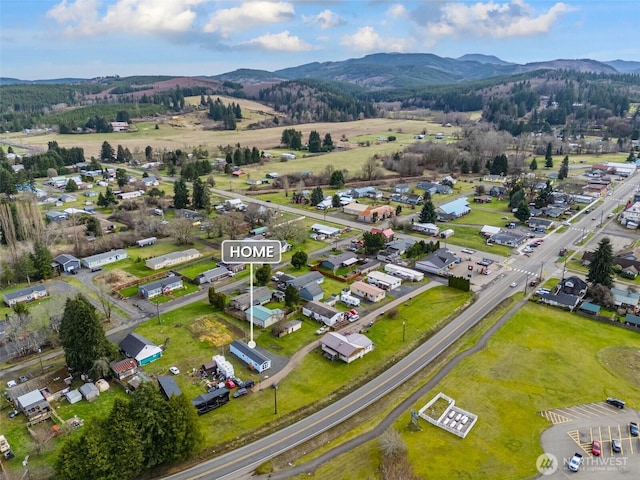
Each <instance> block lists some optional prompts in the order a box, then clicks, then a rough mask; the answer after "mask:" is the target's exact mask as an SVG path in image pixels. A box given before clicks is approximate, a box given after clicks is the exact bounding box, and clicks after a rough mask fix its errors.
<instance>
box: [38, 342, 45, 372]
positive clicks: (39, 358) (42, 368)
mask: <svg viewBox="0 0 640 480" xmlns="http://www.w3.org/2000/svg"><path fill="white" fill-rule="evenodd" d="M38 360H40V373H41V374H44V367H43V366H42V349H41V348H40V347H38Z"/></svg>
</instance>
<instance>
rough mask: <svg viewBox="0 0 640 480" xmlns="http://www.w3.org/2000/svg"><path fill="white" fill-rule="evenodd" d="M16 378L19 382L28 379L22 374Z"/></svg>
mask: <svg viewBox="0 0 640 480" xmlns="http://www.w3.org/2000/svg"><path fill="white" fill-rule="evenodd" d="M18 380H19V381H20V383H24V382H26V381H28V380H29V379H28V378H27V377H25V376H24V375H20V377H19V378H18Z"/></svg>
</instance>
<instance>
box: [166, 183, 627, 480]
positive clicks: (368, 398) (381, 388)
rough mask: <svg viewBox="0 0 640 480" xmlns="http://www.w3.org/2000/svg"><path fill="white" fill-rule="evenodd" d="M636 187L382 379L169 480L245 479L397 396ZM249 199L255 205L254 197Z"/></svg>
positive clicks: (490, 291) (545, 247)
mask: <svg viewBox="0 0 640 480" xmlns="http://www.w3.org/2000/svg"><path fill="white" fill-rule="evenodd" d="M635 188H636V185H635V183H633V182H632V181H631V179H628V180H627V181H626V182H624V183H623V184H622V185H620V186H619V187H618V188H617V189H616V190H615V197H605V199H604V202H603V204H602V205H601V206H599V207H597V208H595V209H593V210H592V211H591V213H589V214H588V215H585V214H577V215H576V216H575V217H574V218H573V219H572V220H573V222H572V223H573V224H572V226H571V227H569V228H568V230H567V231H566V232H563V233H561V234H550V235H547V236H546V237H545V242H544V243H543V244H542V245H541V246H540V247H538V248H537V249H536V251H535V253H534V254H532V256H530V257H527V256H525V255H518V256H514V257H512V258H511V259H510V260H509V261H508V262H507V264H508V267H509V268H508V269H507V271H506V272H505V273H502V274H500V275H499V276H498V277H497V278H496V279H495V280H494V281H493V282H492V283H491V284H489V285H487V286H486V287H485V288H483V289H482V290H481V292H479V294H478V298H477V301H476V302H475V303H474V304H472V305H471V306H470V307H469V308H467V309H466V310H465V311H464V312H462V313H461V314H460V315H459V316H458V317H456V318H455V319H454V320H453V321H451V322H450V323H449V324H448V325H447V326H446V327H444V328H443V329H442V330H440V331H439V332H438V333H436V334H435V335H434V336H433V337H431V338H430V339H429V340H428V341H426V342H425V343H424V344H422V345H421V346H419V347H418V348H417V349H416V350H414V351H413V352H411V353H410V354H409V355H408V356H407V357H405V358H402V359H400V360H398V361H397V362H396V363H395V364H394V365H393V366H392V367H390V368H389V369H388V370H387V371H386V372H385V373H383V374H382V375H380V376H379V377H378V378H377V379H375V380H373V381H371V382H369V383H367V384H366V385H364V386H362V387H360V388H358V389H357V390H356V391H354V392H352V393H351V394H349V395H347V396H345V397H344V398H342V399H340V400H338V401H336V402H335V403H333V404H332V405H330V406H328V407H326V408H324V409H322V410H320V411H318V412H316V413H315V414H313V415H311V416H309V417H307V418H305V419H303V420H301V421H299V422H297V423H295V424H293V425H290V426H289V427H286V428H284V429H282V430H280V431H278V432H275V433H273V434H271V435H269V436H267V437H264V438H262V439H260V440H257V441H255V442H253V443H251V444H248V445H245V446H243V447H240V448H238V449H236V450H234V451H231V452H228V453H225V454H223V455H220V456H219V457H216V458H213V459H211V460H208V461H205V462H203V463H201V464H199V465H197V466H194V467H192V468H190V469H188V470H185V471H183V472H180V473H177V474H174V475H171V476H169V477H165V478H167V479H170V480H186V479H218V480H222V479H233V478H238V477H240V476H241V475H245V474H248V473H250V472H251V471H252V470H254V469H255V468H256V467H257V466H258V465H260V464H262V463H264V462H265V461H267V460H269V459H271V458H274V457H276V456H278V455H279V454H281V453H283V452H285V451H287V450H289V449H291V448H293V447H295V446H297V445H300V444H302V443H304V442H305V441H307V440H309V439H311V438H313V437H314V436H316V435H318V434H320V433H322V432H324V431H326V430H328V429H330V428H332V427H333V426H335V425H337V424H339V423H340V422H342V421H344V420H345V419H347V418H349V417H351V416H352V415H355V414H356V413H357V412H359V411H361V410H362V409H364V408H367V407H368V406H369V405H371V404H372V403H374V402H376V401H377V400H378V399H380V398H381V397H383V396H384V395H387V394H389V393H391V392H393V390H394V388H395V386H396V385H399V384H400V383H402V382H404V381H406V380H407V379H408V378H410V377H412V376H413V375H415V374H417V373H418V372H419V371H420V370H421V369H423V368H424V367H425V366H427V365H428V364H429V363H430V362H432V361H433V360H434V359H435V358H436V357H438V356H439V355H440V354H441V353H443V352H444V351H445V350H446V349H447V348H448V347H450V346H451V345H452V344H453V343H454V342H455V341H456V340H458V339H459V338H460V337H462V335H464V334H465V333H466V332H467V331H468V330H469V329H470V328H472V327H473V326H474V325H475V324H476V323H478V322H479V321H480V320H481V319H482V318H484V317H485V316H486V315H487V314H488V313H490V312H491V311H492V310H493V308H494V307H495V305H497V304H498V303H500V301H501V300H502V299H503V298H505V297H506V296H508V295H510V294H511V293H513V291H514V289H512V288H510V286H509V285H510V284H511V283H512V282H517V284H518V286H519V287H521V286H523V287H524V288H525V289H526V285H527V280H528V279H529V277H530V276H531V275H537V274H538V273H539V272H540V270H542V271H543V272H545V276H549V274H548V273H547V271H548V270H549V269H551V268H553V269H554V272H552V273H555V270H557V269H558V267H557V266H556V265H555V260H556V259H557V256H558V251H559V250H560V248H562V247H568V248H569V249H570V250H577V249H579V247H576V246H575V244H576V243H577V242H579V241H580V239H581V238H582V237H583V236H584V235H586V234H587V232H593V231H595V229H596V228H597V225H598V223H599V222H598V221H594V220H592V218H593V217H595V218H599V219H601V220H602V219H606V217H607V215H608V214H609V213H610V212H611V211H613V210H614V209H615V208H616V206H617V205H618V204H620V203H623V202H624V201H626V199H627V198H628V196H629V195H631V194H632V192H633V191H634V190H635ZM219 193H221V194H222V193H223V192H222V191H220V192H219ZM225 193H226V192H225ZM227 194H228V193H227ZM241 198H244V197H241ZM245 199H246V200H247V201H254V202H255V200H254V199H249V198H245ZM259 203H261V202H259ZM265 205H268V204H265ZM289 208H290V207H286V206H281V209H282V210H286V211H288V210H289ZM293 210H294V212H295V213H299V212H298V211H295V209H293ZM309 216H311V217H314V218H318V216H320V217H323V215H318V216H316V215H309ZM330 220H331V221H332V222H335V223H340V224H352V223H354V222H345V221H342V220H336V219H333V218H332V219H330ZM353 226H354V227H355V228H362V225H360V224H354V225H353ZM603 226H604V225H603ZM545 266H546V268H545Z"/></svg>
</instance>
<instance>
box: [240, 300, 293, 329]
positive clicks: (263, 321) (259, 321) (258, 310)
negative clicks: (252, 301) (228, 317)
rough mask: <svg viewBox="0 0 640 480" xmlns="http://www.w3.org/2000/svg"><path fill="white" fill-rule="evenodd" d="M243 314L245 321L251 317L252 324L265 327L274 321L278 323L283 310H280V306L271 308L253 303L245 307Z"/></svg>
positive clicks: (248, 320) (282, 315) (282, 316)
mask: <svg viewBox="0 0 640 480" xmlns="http://www.w3.org/2000/svg"><path fill="white" fill-rule="evenodd" d="M244 315H245V318H246V320H247V322H250V321H251V318H252V317H253V324H254V325H255V326H256V327H260V328H267V327H270V326H271V325H273V324H274V323H278V322H279V321H280V320H282V319H283V318H284V310H281V309H280V308H274V309H271V308H267V307H263V306H262V305H254V306H253V307H249V308H248V309H246V310H245V312H244Z"/></svg>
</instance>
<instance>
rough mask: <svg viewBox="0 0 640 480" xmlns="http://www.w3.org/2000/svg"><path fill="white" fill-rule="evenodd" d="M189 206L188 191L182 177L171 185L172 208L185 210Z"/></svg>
mask: <svg viewBox="0 0 640 480" xmlns="http://www.w3.org/2000/svg"><path fill="white" fill-rule="evenodd" d="M188 205H189V189H188V188H187V184H186V182H185V181H184V179H183V178H182V177H180V179H179V180H178V181H177V182H174V184H173V206H174V207H175V208H187V206H188Z"/></svg>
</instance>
